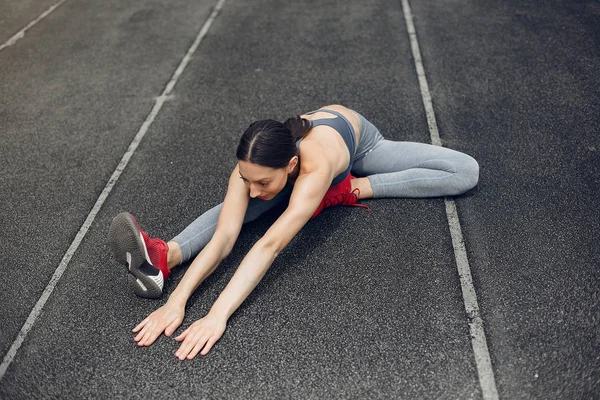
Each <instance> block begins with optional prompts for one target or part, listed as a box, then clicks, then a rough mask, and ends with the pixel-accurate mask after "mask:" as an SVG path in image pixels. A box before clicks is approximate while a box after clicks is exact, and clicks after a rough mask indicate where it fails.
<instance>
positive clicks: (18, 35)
mask: <svg viewBox="0 0 600 400" xmlns="http://www.w3.org/2000/svg"><path fill="white" fill-rule="evenodd" d="M65 1H67V0H60V1H59V2H58V3H56V4H55V5H53V6H51V7H50V8H49V9H47V10H46V11H44V12H43V13H42V14H41V15H40V16H39V17H37V18H36V19H34V20H33V21H31V22H30V23H29V24H28V25H27V26H26V27H25V28H23V29H21V30H20V31H19V32H17V33H15V34H14V35H12V37H11V38H10V39H8V40H7V41H6V42H4V43H2V45H0V51H2V50H4V48H6V47H8V46H12V45H13V44H15V43H16V42H17V41H18V40H20V39H22V38H23V37H25V32H27V30H28V29H29V28H31V27H32V26H34V25H35V24H37V23H38V22H40V21H41V20H42V19H44V18H46V17H47V16H48V15H50V13H51V12H52V11H54V10H56V9H57V8H58V7H60V6H61V5H62V3H64V2H65Z"/></svg>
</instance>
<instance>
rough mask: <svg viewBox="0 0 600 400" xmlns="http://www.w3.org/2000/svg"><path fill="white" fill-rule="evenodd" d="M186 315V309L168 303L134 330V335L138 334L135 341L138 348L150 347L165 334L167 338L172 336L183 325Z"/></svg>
mask: <svg viewBox="0 0 600 400" xmlns="http://www.w3.org/2000/svg"><path fill="white" fill-rule="evenodd" d="M184 315H185V307H182V306H179V305H175V304H171V303H169V302H167V304H165V305H164V306H162V307H160V308H159V309H158V310H156V311H154V312H153V313H152V314H150V315H148V317H146V319H145V320H143V321H142V322H140V323H139V325H138V326H136V327H135V328H133V333H137V335H136V337H135V338H133V340H134V341H136V342H137V345H138V346H150V345H151V344H152V343H154V341H155V340H156V339H157V338H158V337H159V336H160V335H161V334H162V333H163V332H164V333H165V336H171V335H172V334H173V332H175V329H177V327H178V326H179V325H181V322H182V321H183V316H184Z"/></svg>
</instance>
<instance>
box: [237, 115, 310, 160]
mask: <svg viewBox="0 0 600 400" xmlns="http://www.w3.org/2000/svg"><path fill="white" fill-rule="evenodd" d="M311 128H312V123H311V122H310V121H309V120H307V119H304V118H301V117H300V116H299V115H296V116H295V117H292V118H290V119H288V120H287V121H285V122H284V123H281V122H279V121H274V120H272V119H265V120H262V121H256V122H253V123H251V124H250V126H249V127H248V129H246V131H245V132H244V134H243V135H242V137H241V139H240V143H239V144H238V148H237V152H236V156H237V159H238V160H240V161H250V162H252V163H254V164H258V165H262V166H264V167H271V168H284V167H285V166H286V165H288V162H289V161H290V159H291V158H292V157H294V156H295V155H297V154H298V151H297V149H296V142H297V141H298V140H299V139H300V138H302V137H304V135H306V134H307V133H308V131H310V130H311Z"/></svg>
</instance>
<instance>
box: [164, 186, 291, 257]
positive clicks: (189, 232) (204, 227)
mask: <svg viewBox="0 0 600 400" xmlns="http://www.w3.org/2000/svg"><path fill="white" fill-rule="evenodd" d="M291 193H292V185H286V186H285V187H284V188H283V190H282V191H281V192H279V193H278V194H277V196H275V197H274V198H273V199H271V200H260V199H250V203H249V204H248V210H247V211H246V216H245V218H244V223H246V222H250V221H254V220H255V219H257V218H258V217H259V216H261V215H262V214H263V213H265V212H267V211H268V210H270V209H272V208H273V207H275V206H277V205H278V204H281V203H282V202H284V201H286V200H288V199H289V197H290V195H291ZM222 207H223V203H221V204H219V205H218V206H215V207H213V208H211V209H210V210H208V211H206V212H205V213H204V214H202V215H201V216H199V217H198V218H196V220H195V221H194V222H192V223H191V224H190V225H188V227H187V228H185V229H184V230H183V231H182V232H181V233H180V234H178V235H177V236H175V237H174V238H173V239H172V240H171V241H170V242H169V243H168V244H169V253H170V256H171V257H172V259H171V260H172V262H173V263H176V264H177V265H178V264H180V263H182V262H186V261H188V260H190V259H191V258H192V257H194V256H195V255H196V254H198V253H199V252H200V250H202V249H203V248H204V246H206V244H208V242H209V241H210V239H211V238H212V236H213V234H214V233H215V230H216V227H217V221H218V219H219V215H220V213H221V208H222ZM171 253H172V254H171ZM179 254H180V256H179ZM177 259H179V260H177ZM177 261H179V262H177ZM169 264H171V262H170V263H169Z"/></svg>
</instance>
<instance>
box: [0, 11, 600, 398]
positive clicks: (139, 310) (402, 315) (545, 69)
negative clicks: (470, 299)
mask: <svg viewBox="0 0 600 400" xmlns="http://www.w3.org/2000/svg"><path fill="white" fill-rule="evenodd" d="M215 3H216V1H198V2H185V1H183V0H174V1H170V2H164V1H158V0H155V1H149V0H148V1H141V0H132V1H130V2H127V3H123V2H117V1H107V2H102V3H98V2H83V1H76V0H67V1H66V2H65V3H64V4H62V5H61V6H60V7H59V8H57V9H56V10H55V11H54V12H52V13H51V14H50V15H48V16H47V17H46V18H44V19H42V20H41V21H40V22H38V23H37V24H36V25H34V26H33V27H31V28H30V29H29V30H28V31H27V32H26V34H25V36H24V37H23V38H22V39H20V40H18V41H17V42H16V43H14V44H13V45H11V46H8V47H6V48H4V49H2V50H1V51H0V71H2V73H0V139H1V140H0V155H1V157H2V161H3V163H2V170H1V172H0V187H1V191H0V204H2V211H1V213H0V225H1V226H2V228H3V229H2V230H0V240H1V242H2V243H3V245H2V246H1V247H0V260H1V268H2V273H3V277H2V280H0V301H1V302H2V304H3V307H1V308H0V320H1V321H2V324H1V326H2V328H1V330H0V354H1V355H2V357H4V355H5V354H6V353H7V352H8V350H9V348H10V347H11V345H12V344H13V342H14V341H15V339H16V337H17V335H18V333H19V330H20V329H21V327H22V326H23V324H24V322H25V321H26V319H27V316H28V315H29V313H30V311H31V310H32V309H33V308H34V306H35V304H36V302H37V300H38V299H39V298H40V296H41V294H42V292H43V290H44V288H45V287H46V285H47V284H48V282H49V281H50V279H51V277H52V274H53V273H54V271H55V270H56V268H57V266H58V265H59V263H60V261H61V259H62V257H63V255H64V254H65V252H66V251H67V249H68V247H69V245H70V244H71V243H72V241H73V240H74V238H75V236H76V234H77V231H78V230H79V228H80V227H81V225H82V224H83V222H84V220H85V218H86V216H87V215H88V213H89V212H90V210H91V209H92V207H93V206H94V203H95V202H96V199H97V198H98V196H99V195H100V193H101V191H102V190H103V188H104V187H105V185H106V183H107V181H108V180H109V178H110V176H111V174H112V173H113V171H114V169H115V167H116V166H117V164H118V163H119V161H120V159H121V157H122V156H123V154H124V153H125V151H126V150H127V147H128V146H129V143H130V142H131V140H132V139H133V137H134V136H135V135H136V133H137V132H138V130H139V129H140V126H141V125H142V123H143V122H144V120H145V119H146V117H147V115H148V114H149V112H150V110H151V109H152V106H153V105H154V103H155V98H156V96H159V95H160V94H161V92H162V91H163V89H164V87H165V85H166V84H167V82H169V80H170V79H171V76H172V75H173V72H174V71H175V69H176V68H177V66H178V65H179V63H180V61H181V59H182V58H183V56H184V55H185V53H186V52H187V50H188V48H189V46H190V45H191V44H192V42H193V41H194V39H195V37H196V35H197V34H198V31H199V30H200V28H201V27H202V25H203V24H204V22H205V21H206V20H207V18H208V16H209V14H210V13H211V11H212V9H213V7H214V6H215ZM52 4H55V3H53V2H47V1H41V2H31V1H24V2H19V4H12V3H11V4H7V3H6V2H5V3H2V4H1V5H0V44H1V43H4V42H5V41H7V40H8V39H9V38H10V37H12V36H13V35H14V34H15V33H16V32H18V31H19V30H20V29H22V28H24V27H25V26H26V25H27V24H28V23H29V22H31V21H33V20H35V19H36V18H37V17H38V16H39V15H40V14H41V13H42V12H44V11H45V10H47V9H48V7H50V6H51V5H52ZM411 7H412V12H413V14H414V23H415V26H416V30H417V35H418V39H419V44H420V47H421V52H422V56H423V63H424V66H425V72H426V74H427V78H428V81H429V86H430V89H431V94H432V99H433V105H434V109H435V112H436V116H437V122H438V125H439V129H440V135H441V137H442V140H443V142H444V145H445V146H447V147H450V148H454V149H457V150H460V151H464V152H466V153H468V154H470V155H472V156H474V157H475V158H476V159H477V160H478V161H479V163H480V166H481V175H480V183H479V185H478V186H477V188H476V189H474V190H472V191H471V192H469V193H467V194H465V195H463V196H460V197H458V198H456V199H455V200H456V203H457V207H458V211H459V215H460V221H461V224H462V231H463V234H464V238H465V245H466V248H467V252H468V256H469V262H470V265H471V270H472V274H473V279H474V285H475V289H476V291H477V296H478V299H479V305H480V309H481V314H482V317H483V321H484V328H485V333H486V337H487V342H488V346H489V354H490V357H491V361H492V369H493V372H494V376H495V383H496V386H497V389H498V394H499V397H500V398H505V399H532V398H533V399H591V398H596V397H598V393H600V373H599V371H600V350H598V349H600V338H599V329H598V328H599V321H600V304H599V298H600V288H599V283H600V272H599V271H598V266H599V265H600V249H599V247H598V243H600V219H599V218H598V212H597V210H598V208H599V205H600V201H599V200H598V194H599V193H600V178H599V177H600V166H599V165H600V156H599V154H598V151H599V150H600V140H599V139H598V132H599V127H600V118H599V113H598V111H597V110H598V106H599V104H600V90H599V87H600V78H599V76H598V73H597V69H598V68H597V66H598V65H600V52H599V51H598V50H599V49H600V3H598V2H595V1H578V2H573V1H566V0H565V1H561V2H554V3H552V4H547V3H545V2H534V1H519V2H516V1H511V2H502V3H498V2H492V1H478V2H476V1H464V2H455V1H443V2H439V1H413V2H411ZM332 103H341V104H344V105H347V106H349V107H351V108H354V109H356V110H358V111H360V112H361V113H362V114H363V115H365V116H366V117H367V118H368V119H369V120H371V121H372V122H373V123H374V124H375V125H376V126H378V127H379V128H380V130H381V132H382V133H383V134H384V135H385V136H386V137H387V138H390V139H394V140H410V141H418V142H429V140H430V139H429V132H428V127H427V121H426V118H425V112H424V109H423V103H422V98H421V93H420V89H419V84H418V81H417V78H416V73H415V67H414V60H413V58H412V53H411V49H410V43H409V38H408V34H407V31H406V25H405V21H404V16H403V11H402V5H401V2H400V1H390V0H377V1H372V2H361V1H341V0H329V1H321V2H313V1H305V2H302V3H298V2H278V1H274V0H260V1H252V2H243V1H240V0H227V1H226V2H225V4H224V7H223V10H222V11H221V13H220V14H219V15H218V17H217V18H216V20H215V21H214V24H213V25H212V26H211V28H210V30H209V31H208V33H207V35H206V37H205V38H204V39H203V41H202V42H201V44H200V46H199V48H198V50H197V51H196V53H195V54H194V56H193V57H192V59H191V61H190V63H189V64H188V66H187V68H186V69H185V71H184V73H183V75H182V76H181V78H180V79H179V81H178V82H177V85H176V86H175V88H174V96H173V97H172V98H171V99H169V100H168V101H167V102H166V103H165V105H164V107H163V108H162V110H161V111H160V113H159V114H158V116H157V117H156V119H155V120H154V122H153V124H152V125H151V126H150V129H149V130H148V133H147V134H146V136H145V138H144V140H143V141H142V143H141V144H140V146H139V147H138V149H137V150H136V152H135V153H134V155H133V157H132V158H131V161H130V163H129V164H128V166H127V168H126V169H125V171H124V172H123V174H122V175H121V177H120V179H119V180H118V182H117V184H116V186H115V187H114V189H113V191H112V192H111V194H110V196H109V197H108V199H107V201H106V202H105V203H104V204H103V206H102V208H101V209H100V212H99V213H98V215H97V217H96V218H95V220H94V222H93V224H92V226H91V227H90V230H89V231H88V232H87V234H86V236H85V238H84V239H83V241H82V243H81V245H80V246H79V248H78V249H77V251H76V253H75V254H74V256H73V258H72V259H71V261H70V263H69V264H68V266H67V269H66V271H65V273H64V275H63V276H62V278H61V279H60V281H59V282H58V284H57V285H56V288H55V290H54V292H53V293H52V295H51V296H50V298H49V300H48V302H47V303H46V304H45V306H44V308H43V313H42V314H41V315H40V317H39V318H37V319H36V321H35V324H34V325H33V327H32V329H31V331H30V332H29V334H28V335H27V337H26V338H25V341H24V342H23V345H22V346H21V348H20V349H19V350H18V352H17V354H16V356H15V357H14V359H13V360H12V362H11V363H10V365H9V367H8V370H7V371H6V374H5V375H4V377H2V378H1V380H0V398H2V399H5V398H6V399H24V398H63V399H79V398H99V397H103V398H170V397H179V398H325V397H330V398H358V399H362V398H405V399H415V398H452V399H469V398H473V399H478V398H482V389H481V387H480V381H479V379H478V374H477V369H476V364H475V358H474V354H473V350H472V347H471V338H470V335H469V326H468V322H469V321H468V317H467V315H466V314H465V309H464V305H463V298H462V294H461V289H460V283H459V276H458V272H457V268H456V265H455V261H454V254H453V248H452V242H451V239H450V234H449V229H448V223H447V221H446V215H445V210H444V202H443V200H442V199H426V200H406V199H381V200H370V201H367V202H366V203H367V204H368V205H369V206H370V207H371V212H366V211H365V210H363V209H358V208H356V209H355V208H336V209H331V210H326V211H325V212H324V213H323V214H322V215H321V216H319V218H318V219H315V220H314V221H311V222H309V223H308V224H307V225H306V226H305V228H304V229H303V230H302V231H301V233H300V234H299V235H298V237H297V238H295V239H294V241H293V242H292V243H291V244H290V245H289V246H288V247H287V248H286V249H285V250H284V252H282V254H281V255H280V256H279V257H278V259H277V260H276V262H275V263H274V264H273V266H272V267H271V269H270V270H269V272H268V273H267V275H266V276H265V278H264V279H263V281H262V282H261V283H260V284H259V286H258V287H257V288H256V289H255V290H254V292H253V293H252V294H251V295H250V297H249V298H248V299H247V300H246V302H244V303H243V304H242V306H241V307H240V308H239V309H238V311H237V312H236V313H235V314H234V315H233V317H232V318H231V319H230V321H229V324H228V328H227V331H226V333H225V335H224V336H223V338H222V339H221V340H220V341H219V342H218V344H217V345H216V346H215V347H214V349H213V350H212V351H211V353H210V354H209V355H208V356H207V357H203V358H202V357H198V358H197V359H196V360H194V361H190V362H179V361H178V360H177V359H176V358H175V357H174V355H173V353H174V352H175V351H176V349H177V345H176V343H175V342H174V341H173V340H172V339H170V338H165V337H162V338H160V339H159V340H158V341H157V342H156V343H155V344H154V345H153V346H151V347H149V348H146V349H139V348H137V347H136V346H135V344H134V343H133V340H132V335H131V334H130V330H131V328H132V327H133V326H135V325H136V324H137V322H139V321H140V320H141V319H143V318H144V317H145V316H146V315H147V314H148V313H150V312H151V311H153V310H154V309H156V308H157V307H158V306H160V304H162V303H164V301H166V297H165V299H162V300H155V301H149V300H144V299H139V298H136V297H135V296H134V295H133V294H131V293H129V292H128V290H127V286H126V279H125V271H124V269H123V268H122V267H121V266H120V265H118V264H116V263H115V262H114V261H113V260H112V258H111V254H110V251H109V248H108V245H107V242H106V234H107V231H108V226H109V224H110V220H111V218H112V217H113V216H114V215H115V214H117V213H118V212H120V211H124V210H127V211H130V212H132V213H133V214H134V215H136V217H137V218H138V220H139V221H140V222H141V224H142V226H143V227H144V228H145V229H146V230H147V231H149V233H150V234H151V235H153V236H159V237H163V238H165V239H168V238H170V237H172V236H174V235H176V234H177V233H178V232H179V231H180V230H181V229H183V228H184V227H185V226H186V225H187V224H188V223H190V222H191V221H192V220H193V219H194V218H195V217H196V216H198V215H199V214H200V213H201V212H202V211H204V210H206V209H208V208H209V207H211V206H213V205H214V204H216V203H218V202H220V201H221V200H222V197H223V195H224V193H225V190H226V180H227V177H228V175H229V172H230V169H231V168H232V166H233V165H234V163H235V159H234V152H235V146H236V144H237V140H238V138H239V135H240V134H241V132H243V130H244V129H245V128H246V127H247V125H248V124H249V123H250V122H252V121H253V120H255V119H264V118H275V119H279V120H283V119H285V118H287V117H289V116H291V115H295V114H297V113H301V112H305V111H309V110H312V109H315V108H318V107H320V106H322V105H325V104H332ZM276 217H277V213H276V212H274V213H270V214H268V215H266V216H264V218H261V219H260V220H259V221H257V222H255V223H251V224H249V225H247V226H246V227H245V228H244V230H243V231H242V234H241V235H240V239H239V241H238V243H237V244H236V247H235V249H234V251H233V253H232V254H231V256H230V257H229V258H227V259H226V260H225V261H224V262H223V264H222V265H221V267H220V268H219V269H218V270H217V271H216V272H215V273H214V274H213V276H211V277H210V278H209V279H208V280H207V281H206V282H205V283H204V284H203V285H202V286H201V287H200V289H199V290H198V292H197V294H196V295H194V297H193V298H192V299H191V300H190V302H189V303H188V308H187V310H186V319H185V321H184V323H183V325H182V327H181V328H180V330H179V331H182V330H183V329H184V328H186V327H187V326H189V325H190V324H191V323H192V322H193V321H195V320H196V319H199V318H201V317H202V316H204V315H205V313H206V312H207V311H208V309H209V308H210V306H211V305H212V302H214V300H215V299H216V298H217V296H218V295H219V293H220V291H221V290H222V289H223V288H224V286H225V285H226V284H227V282H228V279H229V278H230V277H231V275H232V274H233V273H234V271H235V268H236V266H237V265H239V262H240V261H241V259H242V258H243V256H244V254H245V252H246V251H247V250H248V249H249V248H250V247H251V245H252V244H253V243H254V242H255V241H256V240H258V238H259V237H260V235H261V233H263V232H264V231H265V230H266V229H268V227H269V225H270V224H271V223H272V222H273V221H274V220H275V218H276ZM184 271H185V265H184V266H183V268H180V269H178V270H175V272H174V273H173V275H172V278H170V280H169V281H168V282H167V284H166V292H167V293H169V292H171V291H172V290H173V289H174V288H175V286H176V284H177V282H178V281H179V280H180V279H181V277H182V276H183V273H184Z"/></svg>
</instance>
